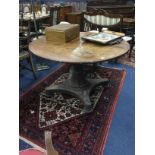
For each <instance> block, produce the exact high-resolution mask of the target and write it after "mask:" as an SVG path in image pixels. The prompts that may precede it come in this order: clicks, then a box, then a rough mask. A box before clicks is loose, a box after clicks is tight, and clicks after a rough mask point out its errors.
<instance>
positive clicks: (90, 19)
mask: <svg viewBox="0 0 155 155" xmlns="http://www.w3.org/2000/svg"><path fill="white" fill-rule="evenodd" d="M121 24H122V16H120V15H113V14H109V13H107V12H105V11H103V10H100V11H94V12H85V13H84V31H89V30H94V29H99V31H101V29H102V28H103V27H107V28H109V29H112V28H114V27H115V28H116V27H117V28H119V30H120V31H121Z"/></svg>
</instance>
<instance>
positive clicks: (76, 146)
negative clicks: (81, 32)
mask: <svg viewBox="0 0 155 155" xmlns="http://www.w3.org/2000/svg"><path fill="white" fill-rule="evenodd" d="M68 71H69V65H67V64H65V65H63V66H61V67H60V68H59V69H57V70H56V71H55V72H54V73H51V74H50V75H49V76H47V77H46V78H44V79H43V80H41V81H40V82H38V83H37V84H35V85H34V86H33V87H32V88H30V89H29V90H28V91H27V92H26V93H25V94H23V95H22V96H21V97H20V110H19V112H20V114H19V116H20V118H19V121H20V122H19V131H20V136H22V137H24V138H26V139H28V140H30V141H32V142H33V143H35V144H37V145H39V146H40V147H43V148H45V142H44V131H45V130H52V136H53V144H54V147H55V149H56V150H57V151H58V152H59V154H60V155H101V154H103V151H104V146H105V142H106V138H107V135H108V131H109V128H110V124H111V120H112V116H113V112H114V109H115V106H116V102H117V99H118V97H119V93H120V90H121V87H122V85H123V81H124V78H125V71H124V70H118V69H110V68H103V67H98V68H97V70H96V73H95V74H98V75H99V76H100V77H102V78H103V77H106V78H108V79H109V83H108V85H107V87H106V88H105V89H102V88H101V87H99V86H98V88H95V89H94V92H92V94H91V95H92V96H93V95H94V94H100V93H101V95H99V99H98V100H97V105H96V107H95V109H94V111H93V112H92V113H89V114H86V115H81V116H79V117H75V118H72V119H68V120H66V121H65V122H63V123H58V124H57V123H56V124H54V125H53V124H52V123H51V122H50V123H49V120H52V119H53V120H54V118H53V117H52V116H54V115H52V114H51V113H50V114H49V115H48V114H47V113H46V112H47V109H44V108H41V107H42V106H41V105H42V104H41V102H40V97H41V96H40V94H42V93H43V92H44V90H45V88H46V87H47V86H49V85H51V84H53V83H54V82H56V81H57V79H59V78H60V77H62V75H66V74H68ZM98 92H100V93H98ZM54 95H55V96H58V95H59V97H60V98H59V100H58V101H60V100H63V103H65V102H67V101H68V100H69V101H73V100H74V101H76V102H74V103H76V104H77V103H79V105H81V106H82V104H81V103H80V101H77V99H76V98H74V97H73V96H69V95H68V96H67V95H65V94H61V93H59V94H54ZM57 99H58V98H57V97H56V100H57ZM64 99H67V101H66V100H64ZM91 101H92V100H91ZM70 103H73V102H70ZM76 104H74V106H72V107H74V108H73V109H74V110H75V107H76V106H77V105H76ZM47 107H48V108H49V106H47ZM79 107H80V106H79ZM51 108H52V107H51ZM44 110H45V111H44ZM43 111H44V113H43ZM41 113H42V114H41ZM45 113H46V117H44V118H42V116H45V115H44V114H45ZM41 118H42V119H41Z"/></svg>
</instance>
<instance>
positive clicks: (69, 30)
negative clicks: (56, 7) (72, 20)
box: [45, 24, 80, 43]
mask: <svg viewBox="0 0 155 155" xmlns="http://www.w3.org/2000/svg"><path fill="white" fill-rule="evenodd" d="M79 34H80V27H79V25H78V24H58V25H54V26H51V27H47V28H46V29H45V35H46V40H47V41H52V42H56V43H65V42H69V41H71V40H73V39H75V38H77V37H79Z"/></svg>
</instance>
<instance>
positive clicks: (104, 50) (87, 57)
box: [29, 32, 130, 63]
mask: <svg viewBox="0 0 155 155" xmlns="http://www.w3.org/2000/svg"><path fill="white" fill-rule="evenodd" d="M87 34H88V32H81V33H80V36H83V35H87ZM129 48H130V45H129V44H128V43H127V42H125V41H122V42H121V43H119V44H114V45H100V44H96V43H91V42H83V43H82V46H80V39H79V38H77V39H74V40H72V41H70V42H68V43H62V44H56V43H52V42H49V41H46V38H45V36H42V37H41V38H39V39H37V40H34V41H32V42H31V43H30V44H29V49H30V51H31V52H32V53H33V54H35V55H37V56H40V57H42V58H46V59H49V60H53V61H58V62H67V63H95V62H100V61H106V60H110V59H114V58H117V57H119V56H121V55H123V54H125V53H127V52H128V50H129Z"/></svg>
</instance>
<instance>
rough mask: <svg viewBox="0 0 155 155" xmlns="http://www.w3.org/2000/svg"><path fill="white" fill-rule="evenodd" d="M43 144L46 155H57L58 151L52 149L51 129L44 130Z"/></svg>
mask: <svg viewBox="0 0 155 155" xmlns="http://www.w3.org/2000/svg"><path fill="white" fill-rule="evenodd" d="M45 145H46V150H47V155H59V153H58V152H57V151H56V150H55V149H54V146H53V143H52V131H45Z"/></svg>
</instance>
